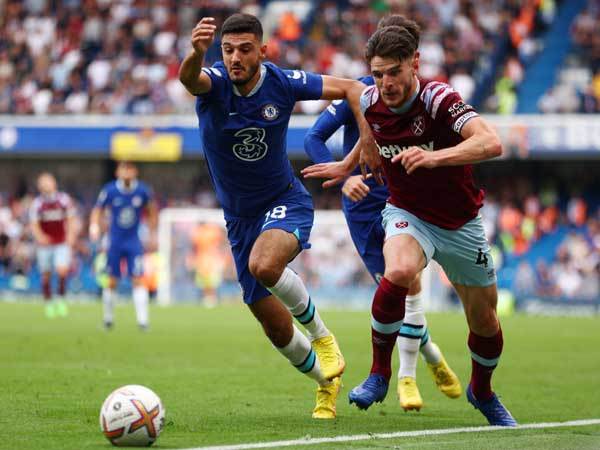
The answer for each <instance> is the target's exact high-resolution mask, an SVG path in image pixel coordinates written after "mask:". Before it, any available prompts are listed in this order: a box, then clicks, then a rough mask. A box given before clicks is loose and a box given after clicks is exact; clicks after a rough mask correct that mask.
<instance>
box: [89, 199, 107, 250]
mask: <svg viewBox="0 0 600 450" xmlns="http://www.w3.org/2000/svg"><path fill="white" fill-rule="evenodd" d="M103 211H104V210H103V209H102V208H100V207H98V206H95V207H94V208H93V209H92V213H91V214H90V229H89V233H90V239H91V240H92V242H96V241H97V240H98V239H100V234H101V233H100V232H101V228H100V220H101V219H102V213H103Z"/></svg>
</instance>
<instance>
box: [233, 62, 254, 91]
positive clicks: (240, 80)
mask: <svg viewBox="0 0 600 450" xmlns="http://www.w3.org/2000/svg"><path fill="white" fill-rule="evenodd" d="M237 68H238V67H236V69H237ZM258 69H259V64H257V65H255V66H250V67H248V70H246V72H247V73H248V76H246V77H244V78H237V79H234V78H232V75H231V72H230V73H229V78H230V79H231V82H232V83H233V84H234V85H236V86H243V85H245V84H246V83H248V82H249V81H250V80H251V79H252V78H254V75H256V72H257V71H258Z"/></svg>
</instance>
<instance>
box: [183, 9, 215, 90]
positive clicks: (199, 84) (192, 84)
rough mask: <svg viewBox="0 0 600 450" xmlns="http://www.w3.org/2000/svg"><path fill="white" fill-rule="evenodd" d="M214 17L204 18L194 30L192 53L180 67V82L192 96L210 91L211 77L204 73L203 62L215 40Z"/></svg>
mask: <svg viewBox="0 0 600 450" xmlns="http://www.w3.org/2000/svg"><path fill="white" fill-rule="evenodd" d="M214 21H215V19H214V18H213V17H204V18H202V19H201V20H200V22H198V24H197V25H196V26H195V27H194V29H193V30H192V51H191V52H190V54H189V55H188V56H186V57H185V59H184V60H183V62H182V63H181V66H180V67H179V81H181V83H182V84H183V85H184V86H185V88H186V89H187V90H188V91H189V93H190V94H192V95H199V94H206V93H207V92H208V91H210V88H211V81H210V77H209V76H208V75H206V74H205V73H203V72H202V62H203V61H204V55H205V54H206V51H207V50H208V47H210V45H211V44H212V43H213V41H214V39H215V31H216V30H217V27H216V25H214Z"/></svg>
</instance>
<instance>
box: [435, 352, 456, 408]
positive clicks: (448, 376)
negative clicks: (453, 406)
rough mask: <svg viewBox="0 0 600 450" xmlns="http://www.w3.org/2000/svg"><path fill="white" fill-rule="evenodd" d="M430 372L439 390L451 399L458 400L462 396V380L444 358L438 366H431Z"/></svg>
mask: <svg viewBox="0 0 600 450" xmlns="http://www.w3.org/2000/svg"><path fill="white" fill-rule="evenodd" d="M427 367H429V371H430V372H431V376H432V377H433V381H435V384H436V385H437V387H438V389H439V390H440V391H441V392H442V393H443V394H444V395H445V396H446V397H450V398H458V397H460V394H462V387H461V385H460V380H459V379H458V377H457V376H456V374H455V373H454V372H453V371H452V369H451V368H450V366H449V365H448V363H447V362H446V360H445V359H444V357H443V356H442V360H441V361H440V362H439V363H437V364H429V363H427Z"/></svg>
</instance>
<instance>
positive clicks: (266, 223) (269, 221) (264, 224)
mask: <svg viewBox="0 0 600 450" xmlns="http://www.w3.org/2000/svg"><path fill="white" fill-rule="evenodd" d="M273 222H277V220H268V221H266V222H265V223H263V226H262V227H263V228H264V227H266V226H267V225H269V224H270V223H273Z"/></svg>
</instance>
